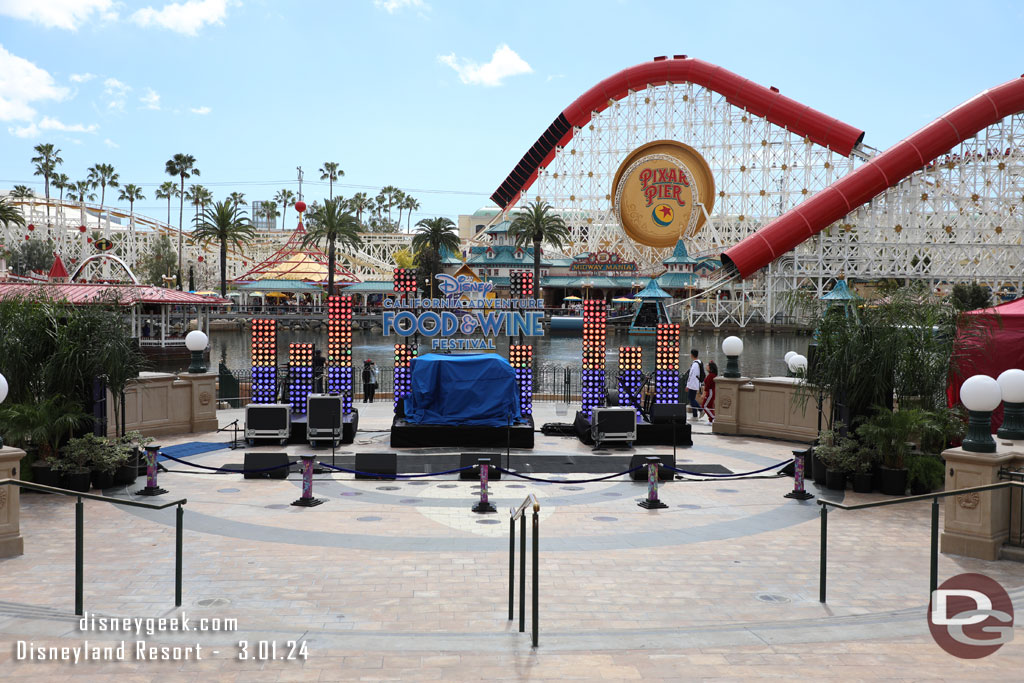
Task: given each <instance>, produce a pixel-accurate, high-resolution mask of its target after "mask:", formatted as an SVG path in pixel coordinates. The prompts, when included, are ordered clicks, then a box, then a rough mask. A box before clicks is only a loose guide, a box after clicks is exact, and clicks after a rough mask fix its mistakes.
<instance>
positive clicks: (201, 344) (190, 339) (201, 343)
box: [185, 330, 210, 373]
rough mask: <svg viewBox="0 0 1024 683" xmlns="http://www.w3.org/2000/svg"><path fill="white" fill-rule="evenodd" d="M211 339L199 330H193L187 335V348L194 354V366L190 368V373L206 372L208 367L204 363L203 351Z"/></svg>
mask: <svg viewBox="0 0 1024 683" xmlns="http://www.w3.org/2000/svg"><path fill="white" fill-rule="evenodd" d="M209 341H210V338H209V337H207V336H206V334H204V333H203V332H200V331H199V330H192V331H191V332H189V333H188V334H186V335H185V346H186V347H187V348H188V350H189V351H191V352H192V364H191V365H189V366H188V371H189V372H190V373H199V372H206V365H205V364H204V363H203V351H205V350H206V345H207V344H208V343H209Z"/></svg>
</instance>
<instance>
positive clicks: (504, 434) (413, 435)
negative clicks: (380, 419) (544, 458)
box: [391, 416, 533, 467]
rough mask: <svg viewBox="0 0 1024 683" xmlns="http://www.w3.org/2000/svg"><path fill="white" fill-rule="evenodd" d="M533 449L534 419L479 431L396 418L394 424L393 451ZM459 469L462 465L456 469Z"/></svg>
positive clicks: (392, 429) (472, 428) (475, 428)
mask: <svg viewBox="0 0 1024 683" xmlns="http://www.w3.org/2000/svg"><path fill="white" fill-rule="evenodd" d="M506 445H507V446H508V447H510V448H533V417H532V416H531V417H530V418H529V422H528V423H526V424H515V425H512V426H511V427H475V426H468V425H463V426H452V425H424V424H409V423H408V422H406V421H405V418H404V417H398V416H395V420H394V422H392V423H391V447H392V448H434V447H438V446H456V447H458V448H465V449H469V448H502V447H504V446H506ZM456 467H458V465H456Z"/></svg>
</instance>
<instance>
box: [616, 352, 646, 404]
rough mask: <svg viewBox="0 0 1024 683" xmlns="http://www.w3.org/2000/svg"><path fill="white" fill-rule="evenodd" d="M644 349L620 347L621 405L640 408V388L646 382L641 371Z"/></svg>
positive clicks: (619, 384)
mask: <svg viewBox="0 0 1024 683" xmlns="http://www.w3.org/2000/svg"><path fill="white" fill-rule="evenodd" d="M642 365H643V349H641V348H640V347H639V346H620V347H619V382H618V391H619V405H631V406H633V407H634V408H637V409H638V410H639V408H640V386H641V385H642V384H643V381H644V374H643V371H642V369H641V366H642Z"/></svg>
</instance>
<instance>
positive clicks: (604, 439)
mask: <svg viewBox="0 0 1024 683" xmlns="http://www.w3.org/2000/svg"><path fill="white" fill-rule="evenodd" d="M590 434H591V437H592V438H593V439H594V444H595V445H598V446H599V445H600V444H603V443H632V442H634V441H636V409H634V408H623V407H616V408H594V409H593V410H592V411H591V415H590Z"/></svg>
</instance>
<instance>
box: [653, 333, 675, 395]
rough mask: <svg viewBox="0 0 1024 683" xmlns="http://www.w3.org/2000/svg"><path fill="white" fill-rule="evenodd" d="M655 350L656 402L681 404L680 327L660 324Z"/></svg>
mask: <svg viewBox="0 0 1024 683" xmlns="http://www.w3.org/2000/svg"><path fill="white" fill-rule="evenodd" d="M656 344H657V346H656V347H655V350H654V360H655V366H654V367H655V373H654V402H655V403H679V325H678V324H676V323H659V324H658V336H657V342H656Z"/></svg>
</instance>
